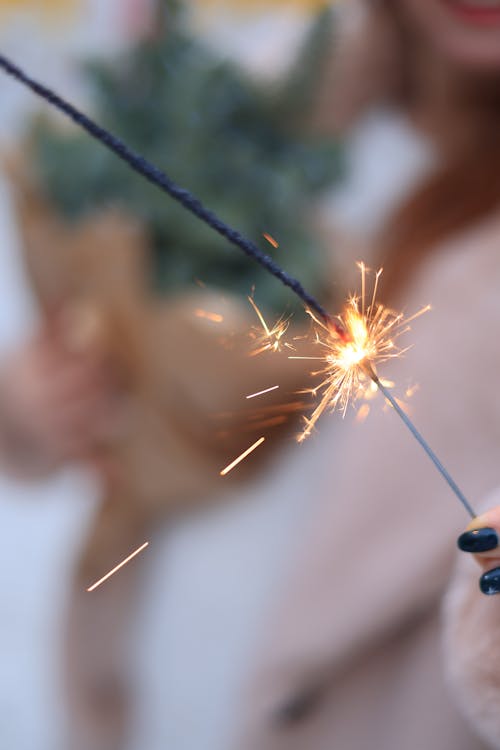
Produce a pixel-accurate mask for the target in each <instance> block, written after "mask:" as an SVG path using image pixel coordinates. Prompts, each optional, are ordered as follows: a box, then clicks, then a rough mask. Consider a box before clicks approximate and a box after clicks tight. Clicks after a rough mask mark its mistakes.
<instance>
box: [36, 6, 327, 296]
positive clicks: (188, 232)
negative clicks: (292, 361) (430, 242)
mask: <svg viewBox="0 0 500 750" xmlns="http://www.w3.org/2000/svg"><path fill="white" fill-rule="evenodd" d="M181 16H182V14H177V13H174V14H173V15H172V14H170V15H169V16H168V18H166V19H165V18H163V20H162V23H159V30H158V32H157V34H156V36H155V37H154V38H151V39H148V40H147V41H145V42H142V43H141V44H139V45H138V46H137V47H136V48H134V49H133V50H132V51H131V52H130V53H128V55H127V56H124V57H122V58H121V59H119V60H117V61H114V62H113V63H111V64H110V63H103V62H92V63H89V64H87V66H86V68H87V71H88V74H89V77H90V80H91V82H92V85H93V91H94V93H95V112H96V117H97V119H98V121H99V122H101V123H102V124H104V125H105V126H106V127H108V128H110V129H111V130H112V131H114V132H115V133H116V134H117V135H119V136H120V137H121V138H123V139H124V140H125V141H126V142H128V143H129V144H130V145H131V146H132V147H133V148H134V149H136V150H137V151H139V152H141V153H143V154H144V155H145V156H147V158H148V159H150V160H151V161H152V162H154V163H155V164H157V165H158V166H160V167H161V168H162V169H164V170H165V171H166V172H167V174H169V175H170V176H171V177H172V178H173V179H174V180H175V181H176V182H178V183H179V184H181V185H182V186H184V187H187V188H189V189H190V190H191V191H192V192H194V193H195V194H196V195H197V196H198V197H199V198H200V199H201V200H202V201H203V202H204V203H205V204H206V205H207V206H208V207H210V208H212V209H213V210H214V211H215V212H216V213H218V214H219V215H220V216H221V218H222V219H224V220H225V221H226V222H228V223H229V224H231V225H232V226H233V227H234V228H236V229H238V230H239V231H240V232H242V233H243V234H245V235H246V236H248V237H249V238H251V239H253V240H254V241H255V242H257V243H258V244H260V245H262V244H264V245H265V249H266V251H269V252H270V253H271V254H273V255H274V257H276V259H277V260H279V262H280V263H282V265H283V266H284V267H285V268H286V269H287V270H288V271H289V272H290V273H293V274H295V275H297V276H298V277H300V279H301V280H302V282H303V283H304V285H305V286H307V287H308V288H310V289H312V290H313V291H315V292H319V291H320V287H321V281H320V280H321V276H322V264H321V251H320V248H318V243H317V240H315V239H314V237H313V233H312V232H311V230H310V227H309V226H308V220H307V216H308V214H307V208H308V206H309V204H310V202H311V200H312V199H313V197H314V196H315V195H317V194H318V192H319V191H321V190H322V189H323V188H325V187H326V186H327V185H329V184H330V183H331V181H332V180H333V179H334V177H335V174H336V171H337V164H338V149H337V146H336V144H335V143H332V142H321V143H320V142H315V141H314V139H312V138H311V137H308V136H307V135H306V134H304V132H302V131H303V130H304V128H303V127H301V123H300V117H299V116H298V114H299V110H301V108H302V103H303V102H304V101H305V98H304V97H305V94H306V93H308V92H309V91H310V87H311V80H313V79H314V78H316V80H317V78H318V76H319V74H320V68H321V61H322V60H323V59H324V57H325V53H326V50H327V48H328V46H329V44H330V43H331V18H330V16H329V13H328V11H323V12H322V13H320V14H319V16H318V18H317V21H316V23H315V24H313V28H312V30H311V33H310V37H309V39H308V40H307V41H306V44H305V46H304V50H303V51H301V53H300V56H299V59H300V60H301V71H302V77H301V79H300V80H299V76H298V75H297V68H296V67H295V68H294V69H293V71H292V73H293V80H292V81H290V80H289V81H285V82H284V84H283V86H282V88H281V89H280V90H279V91H278V90H276V89H275V90H273V91H271V90H269V89H264V88H263V87H262V86H259V85H257V84H256V83H255V82H254V81H252V80H250V79H249V78H248V76H246V75H245V74H244V73H243V71H242V70H240V69H239V68H237V67H236V66H235V65H234V64H233V63H230V62H228V61H224V60H221V59H218V57H217V55H215V54H214V53H213V52H211V51H210V50H208V49H207V48H206V47H205V46H204V45H203V44H202V43H201V42H200V41H198V40H196V39H194V38H192V37H190V35H189V34H188V33H186V31H185V30H184V28H183V24H182V18H181ZM312 48H313V49H312ZM305 85H306V86H307V89H308V91H307V92H304V86H305ZM294 103H295V105H296V106H294ZM33 135H34V143H35V154H36V164H37V168H38V171H39V173H40V175H41V177H42V180H43V184H44V186H45V188H46V190H47V191H48V193H49V195H50V197H51V198H52V200H53V201H54V202H55V204H56V206H57V207H58V209H59V210H61V211H62V212H63V213H64V214H65V215H66V216H68V217H70V218H72V219H76V218H78V217H81V216H83V215H88V214H89V213H92V212H94V211H96V210H99V211H102V210H103V208H105V207H107V206H110V205H114V206H116V205H118V206H121V207H123V208H124V209H125V210H126V211H127V212H128V213H130V214H132V215H135V216H137V217H139V218H140V219H141V220H142V221H143V222H144V223H145V225H146V227H147V229H148V232H149V235H150V239H151V247H152V251H153V255H154V259H155V264H154V271H155V284H156V286H157V288H159V289H161V290H165V291H166V290H171V289H176V288H179V287H182V286H185V285H191V284H192V283H193V281H194V280H195V279H200V280H202V281H203V282H205V283H207V284H210V285H215V286H217V287H219V288H229V289H231V290H232V291H235V292H237V291H240V292H242V293H243V294H247V293H249V291H250V289H251V287H252V286H253V285H255V286H256V289H257V297H258V299H259V302H263V303H264V304H267V305H268V306H270V307H273V308H275V309H280V310H282V309H283V307H284V306H285V305H287V304H288V305H289V304H290V303H291V301H292V300H291V299H290V298H291V295H290V293H289V292H287V291H286V290H284V289H283V288H282V287H281V285H280V284H279V283H278V282H276V281H275V280H274V279H272V278H270V277H269V275H268V274H266V272H265V271H263V270H262V269H260V267H256V266H255V264H254V263H252V262H251V261H249V260H248V259H247V258H246V257H245V256H244V255H243V254H242V253H241V252H239V251H238V250H237V249H235V248H233V247H231V246H228V245H227V243H226V242H225V240H223V239H222V238H221V237H219V236H218V235H216V234H214V232H213V231H212V230H210V229H208V228H207V227H205V226H204V225H203V224H202V223H201V222H199V221H198V220H197V219H195V218H194V217H193V216H192V215H191V214H189V213H187V212H186V211H185V210H184V209H182V208H180V207H179V206H178V205H177V204H176V203H175V202H174V201H172V200H170V199H169V198H167V197H166V196H164V195H163V194H162V193H161V192H159V191H158V190H157V189H156V188H154V187H152V186H150V185H148V184H147V183H146V182H145V181H144V180H142V179H141V178H140V177H138V176H137V175H135V174H133V173H132V172H130V171H129V170H128V169H127V167H125V166H124V165H123V164H121V163H120V162H119V160H118V159H116V157H115V156H114V155H112V154H110V153H108V152H107V151H106V150H104V149H103V147H102V146H100V145H98V144H95V143H94V142H93V141H92V140H91V139H90V138H88V136H87V135H85V134H79V133H73V132H71V133H70V134H68V133H65V134H62V133H61V132H60V131H58V130H57V129H55V128H54V127H53V126H51V125H49V124H48V123H47V122H44V121H38V122H37V124H36V126H35V127H34V131H33ZM263 232H268V233H270V234H271V235H273V236H274V237H276V239H277V240H278V241H279V243H280V247H279V249H277V250H275V249H273V248H271V246H270V245H269V246H268V245H267V243H266V242H265V240H263V239H262V233H263Z"/></svg>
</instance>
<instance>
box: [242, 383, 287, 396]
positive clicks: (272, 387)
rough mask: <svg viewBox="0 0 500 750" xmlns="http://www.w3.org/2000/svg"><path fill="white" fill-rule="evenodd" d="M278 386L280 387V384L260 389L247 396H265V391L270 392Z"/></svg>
mask: <svg viewBox="0 0 500 750" xmlns="http://www.w3.org/2000/svg"><path fill="white" fill-rule="evenodd" d="M277 388H279V385H273V386H271V388H266V389H265V390H263V391H258V392H257V393H251V394H250V395H249V396H245V398H255V397H256V396H263V395H264V394H265V393H270V392H271V391H275V390H276V389H277Z"/></svg>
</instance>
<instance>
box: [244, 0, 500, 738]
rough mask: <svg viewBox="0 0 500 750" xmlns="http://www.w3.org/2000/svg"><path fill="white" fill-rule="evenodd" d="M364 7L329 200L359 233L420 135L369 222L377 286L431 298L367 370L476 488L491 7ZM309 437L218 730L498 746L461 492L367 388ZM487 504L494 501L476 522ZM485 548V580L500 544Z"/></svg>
mask: <svg viewBox="0 0 500 750" xmlns="http://www.w3.org/2000/svg"><path fill="white" fill-rule="evenodd" d="M361 6H362V10H363V13H362V14H361V15H360V16H359V17H358V21H357V23H358V25H356V26H355V29H354V31H352V32H350V34H349V38H348V39H346V53H345V57H344V58H342V57H340V59H337V78H336V80H337V85H338V89H337V91H336V93H335V92H334V93H333V94H330V98H329V101H328V103H327V104H326V105H323V111H322V112H321V113H320V114H321V118H322V119H321V118H320V121H322V122H323V124H324V123H325V121H328V117H329V116H330V115H331V114H332V110H333V112H334V114H335V115H336V116H337V117H339V118H340V120H341V122H342V124H343V125H344V127H346V126H348V125H349V126H350V125H352V124H353V122H354V120H356V118H358V120H359V121H360V122H361V124H360V125H358V126H357V129H356V132H355V135H354V137H353V141H352V142H353V144H354V153H351V156H353V158H352V164H353V165H354V166H355V167H356V166H357V167H358V174H357V175H354V176H353V178H352V180H351V184H352V186H353V187H356V186H358V187H360V188H361V190H358V193H357V196H354V198H352V196H346V195H340V196H339V199H338V200H339V203H340V206H341V208H342V211H343V212H344V216H346V217H347V219H348V220H350V225H351V228H352V229H354V234H355V242H353V243H352V245H351V247H352V246H354V247H355V248H356V252H357V251H358V250H359V248H360V247H361V245H362V243H363V242H364V241H365V240H366V237H363V236H362V232H360V231H359V230H360V225H361V223H362V219H363V216H364V214H363V211H362V210H361V213H360V204H362V199H363V198H364V197H365V196H366V195H368V196H369V197H370V196H373V195H374V194H376V193H377V186H378V185H382V187H383V186H384V184H386V183H388V182H390V181H391V178H390V175H391V174H395V173H396V172H397V171H398V169H397V163H398V156H399V154H400V151H398V144H399V143H400V142H401V133H402V132H403V131H404V132H406V134H407V136H408V137H406V136H405V137H406V140H407V141H408V140H409V141H410V142H411V144H415V142H417V144H421V148H420V146H418V145H417V148H416V150H415V148H414V147H413V145H411V146H410V150H411V153H416V152H417V151H419V152H420V153H421V154H422V157H419V158H417V159H416V160H415V168H414V169H413V176H411V175H408V174H405V175H403V176H401V172H400V173H399V178H398V179H399V182H398V181H397V180H393V182H392V184H391V185H389V188H388V189H387V190H386V191H385V193H384V196H382V198H379V206H381V210H380V211H379V213H378V215H376V212H374V215H373V216H370V217H369V219H370V222H367V223H369V227H368V232H367V235H368V242H369V243H371V244H372V245H373V240H374V238H375V239H376V243H375V246H374V250H373V252H372V261H373V263H374V264H378V263H380V264H383V265H384V269H385V271H384V273H385V276H386V281H385V286H384V287H383V294H384V295H385V301H386V302H387V303H388V304H390V305H391V307H394V308H395V309H403V308H404V309H406V310H409V311H414V310H416V309H418V308H419V307H420V306H421V305H422V304H426V303H428V302H431V303H432V306H433V311H432V312H431V313H429V314H428V315H426V316H423V317H422V318H421V319H420V320H419V321H418V323H416V324H415V326H414V329H415V330H414V332H413V334H412V344H413V346H412V348H411V349H410V350H409V351H408V352H407V353H406V354H405V356H404V357H403V358H401V359H396V360H393V361H392V363H391V364H390V365H389V364H388V365H386V366H384V368H383V376H384V377H387V378H389V379H390V380H392V381H394V383H395V384H396V392H397V389H404V388H406V387H407V385H409V384H410V383H412V382H413V383H414V382H417V383H418V384H419V389H418V390H417V392H416V393H415V395H414V396H413V398H412V399H411V401H410V402H409V404H408V409H409V410H410V411H411V414H412V417H413V418H414V421H415V422H416V424H417V426H418V427H419V428H421V430H422V432H423V433H424V435H425V436H426V437H427V438H428V440H429V442H430V443H431V445H432V446H433V447H434V448H435V450H436V451H437V453H438V454H439V455H440V457H441V458H442V459H443V461H444V464H445V465H446V466H447V467H448V468H449V469H450V471H451V472H452V473H453V474H454V475H455V478H456V479H457V480H458V482H459V484H460V485H461V486H462V487H463V489H464V491H465V492H466V494H468V495H470V497H471V498H473V501H474V502H473V505H474V504H475V505H476V506H477V507H479V506H480V504H481V499H482V498H483V497H486V496H488V495H489V494H490V493H491V492H492V490H493V489H494V488H495V487H496V486H497V485H498V460H497V446H498V425H499V417H500V413H499V406H500V404H499V402H498V398H497V395H496V391H495V385H494V383H495V374H494V373H496V372H497V371H498V366H499V364H500V351H499V350H498V347H497V346H496V345H495V342H496V341H498V335H499V333H500V315H499V313H500V309H499V304H498V295H497V288H498V283H499V281H500V256H499V254H498V250H497V246H498V242H499V236H500V234H499V233H500V215H499V212H498V206H499V197H500V184H499V170H498V166H499V157H500V149H499V146H500V142H499V139H498V121H499V116H500V106H499V104H500V103H499V100H498V94H497V91H498V80H499V75H500V13H499V9H498V8H497V7H496V6H494V5H493V4H491V3H478V2H474V3H473V2H467V1H466V0H464V2H457V3H451V2H450V3H447V2H442V1H441V0H385V1H382V2H368V1H367V2H363V3H361ZM359 19H361V20H359ZM351 35H352V36H351ZM347 47H348V50H347ZM348 53H349V54H348ZM339 55H340V53H339ZM339 71H340V72H341V74H342V76H343V77H344V79H343V81H342V80H340V81H339V79H338V76H339ZM332 99H333V100H335V99H336V100H337V101H336V102H335V101H334V103H333V104H332V103H331V101H332ZM377 107H378V114H376V115H372V116H371V118H369V117H366V116H365V117H364V118H361V117H360V115H361V114H365V115H366V113H367V111H371V112H373V110H374V108H375V110H376V109H377ZM338 121H339V120H337V122H338ZM381 134H382V135H381ZM394 134H396V136H395V137H394ZM360 165H361V166H360ZM363 165H364V168H365V171H364V173H363V171H362V169H361V167H362V166H363ZM373 175H375V176H373ZM388 175H389V176H388ZM411 177H412V179H413V182H412V179H410V178H411ZM370 190H371V193H370ZM391 201H392V203H391ZM339 203H338V204H337V205H339ZM373 203H374V201H373V200H372V201H371V203H370V201H369V200H367V201H366V202H365V208H366V206H367V205H371V206H373ZM382 204H383V205H382ZM382 208H383V211H382ZM361 209H363V206H362V205H361ZM391 210H392V216H391ZM384 212H385V213H384ZM381 214H382V215H383V219H382V220H380V216H381ZM331 223H334V222H331ZM338 236H339V234H337V237H338ZM350 255H351V254H350V253H348V252H347V251H346V256H349V257H350ZM351 260H352V258H351V257H350V261H351ZM375 267H377V266H375ZM478 365H479V367H478ZM491 383H492V384H493V385H492V386H491V385H490V384H491ZM311 440H312V441H315V451H314V452H313V451H312V450H311V452H310V453H309V454H308V456H307V459H304V460H303V462H302V471H303V479H302V483H301V486H300V490H297V491H301V492H303V493H306V494H307V497H308V498H309V501H310V511H309V519H308V522H307V523H306V522H305V521H304V520H303V523H302V532H301V534H300V535H297V536H296V538H295V540H294V544H293V547H292V548H291V550H290V557H291V558H292V559H291V560H289V564H288V571H287V573H286V575H283V577H282V579H281V580H280V582H279V585H277V586H276V588H275V590H274V604H273V606H272V607H271V608H270V612H269V613H268V615H267V618H266V620H265V622H264V623H263V624H262V634H261V640H260V643H259V644H258V646H256V647H254V650H253V652H252V654H251V656H249V658H248V671H249V675H248V677H247V680H246V682H245V684H244V686H243V687H242V688H241V693H240V711H239V714H238V718H237V720H236V721H235V723H234V726H233V730H234V731H233V740H232V744H231V748H237V750H243V748H245V749H246V748H249V749H250V748H255V747H258V748H259V749H260V750H271V749H273V750H274V749H276V750H277V749H278V748H285V747H286V748H287V750H293V748H305V747H307V748H311V749H312V748H317V749H318V750H320V749H323V748H327V747H336V748H337V747H338V748H342V750H349V749H350V748H353V749H354V748H356V749H358V748H364V747H383V748H384V749H385V750H396V749H400V748H402V747H404V748H405V750H413V749H415V750H420V748H422V747H439V748H441V749H442V750H446V748H450V750H451V749H452V748H453V750H460V748H463V749H464V750H465V749H467V750H472V749H473V748H484V747H487V746H493V747H499V746H500V745H499V740H500V733H499V726H500V725H499V722H498V710H497V709H498V702H497V700H496V697H497V692H498V688H497V687H496V686H497V685H498V669H497V666H498V665H497V659H496V654H497V653H498V649H497V648H496V644H495V642H494V634H495V633H496V632H497V629H496V624H497V623H498V608H497V606H496V602H492V601H491V599H488V598H486V597H484V595H483V593H481V591H480V590H479V587H478V585H477V580H476V579H477V574H476V573H475V572H474V571H472V572H471V569H470V567H469V568H468V570H469V574H468V578H467V576H466V581H465V585H464V582H463V580H462V579H461V578H460V575H459V576H458V577H455V576H453V574H452V570H453V564H454V559H455V555H456V546H455V543H454V536H455V535H458V533H459V531H460V529H461V528H463V524H464V509H463V507H462V506H461V505H460V504H459V503H458V502H457V501H456V498H454V497H453V495H452V494H451V493H450V490H449V488H448V486H447V485H446V484H445V483H444V482H443V481H442V479H441V478H440V477H439V475H438V474H437V473H436V471H435V469H434V467H433V466H432V464H431V463H430V462H429V461H428V459H427V458H426V456H425V455H423V454H422V453H421V451H420V448H419V447H418V445H417V444H416V443H415V442H414V441H413V440H412V439H411V437H410V436H409V435H408V434H406V432H405V430H404V427H403V426H402V424H401V423H400V422H399V420H398V419H397V418H396V415H395V414H394V413H393V412H392V411H391V410H383V409H382V408H381V407H380V408H379V409H378V410H376V409H373V407H372V412H371V414H370V416H369V418H368V419H367V420H366V421H365V423H364V424H362V425H361V424H358V423H357V422H356V419H355V418H354V417H353V416H350V417H349V416H348V417H346V419H345V420H344V423H343V424H342V425H338V426H337V425H334V423H333V421H332V422H329V421H327V420H324V423H323V424H321V426H320V434H318V435H317V436H313V437H312V438H311ZM496 498H497V499H496V501H495V495H494V496H493V503H495V502H498V495H496ZM487 502H488V501H487ZM491 502H492V499H491V496H490V500H489V503H491ZM498 520H499V519H498V509H495V510H494V511H492V512H491V514H487V515H485V516H480V517H479V518H478V519H477V521H476V522H475V525H478V526H480V527H481V528H484V527H486V528H487V527H492V528H493V529H498ZM482 534H483V537H482V538H483V539H489V541H490V544H493V542H492V540H494V538H495V536H494V533H493V532H492V531H487V530H486V531H484V532H482ZM474 538H476V537H474ZM467 539H470V537H466V538H465V540H467ZM461 545H462V547H465V546H466V541H464V538H463V537H462V542H461ZM469 548H470V550H471V551H473V552H474V550H475V549H476V550H479V549H480V547H479V546H478V547H476V548H474V545H471V543H470V542H469ZM484 555H486V557H482V558H480V559H481V564H482V565H483V567H484V568H488V569H491V568H493V571H492V572H489V573H486V575H485V576H483V578H482V589H483V591H487V592H488V591H489V592H492V591H493V590H496V587H497V585H498V584H497V582H498V570H496V569H495V567H496V566H498V558H497V557H495V555H496V553H495V552H492V551H489V552H485V553H484ZM445 593H447V599H446V601H447V604H446V607H445V609H444V622H443V620H442V616H441V613H440V605H441V602H442V601H443V597H444V595H445ZM443 637H444V639H445V649H444V654H443V651H442V646H441V641H442V638H443ZM455 693H458V700H457V698H456V696H454V694H455Z"/></svg>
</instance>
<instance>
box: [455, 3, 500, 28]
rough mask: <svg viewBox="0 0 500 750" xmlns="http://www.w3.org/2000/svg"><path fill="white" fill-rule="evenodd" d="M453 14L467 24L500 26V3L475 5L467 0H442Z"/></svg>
mask: <svg viewBox="0 0 500 750" xmlns="http://www.w3.org/2000/svg"><path fill="white" fill-rule="evenodd" d="M442 2H443V4H444V5H446V7H447V8H448V9H449V10H451V11H452V12H453V13H454V15H455V16H457V17H458V18H459V19H460V20H461V21H463V22H464V23H467V24H474V25H476V26H500V4H499V5H498V6H495V5H491V6H488V5H479V4H478V5H475V4H473V3H469V2H467V0H442Z"/></svg>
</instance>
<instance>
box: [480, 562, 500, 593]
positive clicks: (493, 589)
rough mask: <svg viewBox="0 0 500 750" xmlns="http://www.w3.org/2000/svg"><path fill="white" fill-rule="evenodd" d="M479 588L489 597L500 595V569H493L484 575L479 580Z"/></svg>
mask: <svg viewBox="0 0 500 750" xmlns="http://www.w3.org/2000/svg"><path fill="white" fill-rule="evenodd" d="M479 588H480V589H481V591H482V592H483V594H486V595H487V596H491V595H492V594H500V568H493V570H488V571H487V572H486V573H483V575H482V576H481V578H480V579H479Z"/></svg>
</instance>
